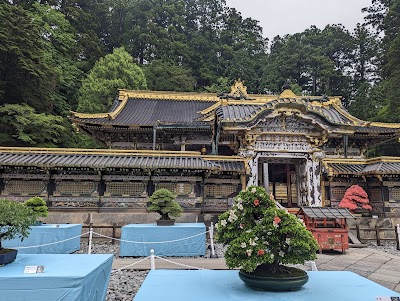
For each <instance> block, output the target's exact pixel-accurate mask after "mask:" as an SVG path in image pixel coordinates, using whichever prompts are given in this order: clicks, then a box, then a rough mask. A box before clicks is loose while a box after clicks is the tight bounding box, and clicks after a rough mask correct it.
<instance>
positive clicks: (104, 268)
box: [0, 254, 113, 301]
mask: <svg viewBox="0 0 400 301" xmlns="http://www.w3.org/2000/svg"><path fill="white" fill-rule="evenodd" d="M112 260H113V256H112V255H109V254H90V255H88V254H24V255H18V256H17V259H16V260H15V261H14V262H12V263H9V264H7V265H5V266H3V267H0V301H25V300H26V301H104V300H105V297H106V293H107V286H108V281H109V279H110V272H111V265H112ZM38 265H42V266H44V273H37V274H25V273H24V269H25V267H26V266H38Z"/></svg>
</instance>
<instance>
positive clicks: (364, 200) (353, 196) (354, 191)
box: [338, 185, 372, 212]
mask: <svg viewBox="0 0 400 301" xmlns="http://www.w3.org/2000/svg"><path fill="white" fill-rule="evenodd" d="M338 207H339V208H347V209H349V210H350V211H352V212H354V211H355V210H358V209H365V210H369V211H371V210H372V207H371V206H370V205H369V199H368V195H367V193H366V192H365V190H364V189H362V187H360V186H358V185H352V186H351V187H350V188H349V189H347V190H346V193H345V194H344V197H343V199H342V200H341V201H340V203H339V205H338Z"/></svg>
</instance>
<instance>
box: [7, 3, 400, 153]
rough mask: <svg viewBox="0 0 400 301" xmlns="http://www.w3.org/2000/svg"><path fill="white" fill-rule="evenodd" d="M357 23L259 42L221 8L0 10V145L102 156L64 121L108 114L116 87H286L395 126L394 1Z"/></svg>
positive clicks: (399, 19) (251, 29)
mask: <svg viewBox="0 0 400 301" xmlns="http://www.w3.org/2000/svg"><path fill="white" fill-rule="evenodd" d="M363 12H364V16H365V17H364V23H363V24H358V25H357V27H356V28H351V29H349V28H345V27H344V26H342V25H335V24H328V25H326V27H325V28H324V29H322V30H321V29H318V28H316V27H315V26H311V27H310V28H309V29H307V30H305V31H303V32H300V33H296V34H290V35H289V34H288V35H284V36H276V37H275V38H273V39H272V41H268V39H266V38H264V37H263V32H262V28H261V27H260V25H259V23H258V21H257V20H254V19H251V18H243V17H242V16H241V14H240V12H238V11H237V10H235V9H234V8H230V7H228V6H227V5H226V3H225V0H48V1H45V0H0V22H1V23H0V24H1V26H0V129H1V130H0V145H1V146H32V147H80V148H94V147H102V146H101V145H99V144H97V143H96V141H93V140H92V139H91V138H90V137H88V136H87V135H84V134H83V133H78V132H77V131H75V130H74V128H73V126H72V125H71V123H70V122H69V120H68V116H69V115H70V111H71V110H72V111H79V112H89V113H96V112H107V111H108V110H109V108H110V106H111V104H112V102H113V99H114V98H115V96H116V95H117V89H118V88H126V89H150V90H161V91H162V90H167V91H199V92H202V91H206V92H213V93H218V92H228V91H230V86H231V84H232V83H233V81H234V80H235V79H238V78H240V79H242V80H243V81H244V82H245V84H246V86H247V87H248V92H250V93H258V94H266V93H267V94H271V93H272V94H278V93H279V92H280V91H281V87H282V86H283V84H284V83H285V82H286V81H287V80H289V81H290V82H291V85H292V90H293V91H294V92H295V93H296V94H297V95H305V96H306V95H340V96H343V98H342V102H343V104H344V106H345V107H346V108H347V109H348V110H349V111H350V113H351V114H353V115H354V116H356V117H358V118H360V119H363V120H367V121H383V122H400V0H372V4H371V6H370V7H366V8H364V9H363ZM282 22H288V20H284V19H283V20H282ZM276 26H279V24H276ZM381 154H385V155H400V151H399V147H398V143H397V144H393V143H392V144H390V143H388V144H384V145H381V146H380V147H379V148H377V149H375V150H374V155H381Z"/></svg>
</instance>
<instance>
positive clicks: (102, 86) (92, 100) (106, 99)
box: [78, 47, 146, 113]
mask: <svg viewBox="0 0 400 301" xmlns="http://www.w3.org/2000/svg"><path fill="white" fill-rule="evenodd" d="M117 89H134V90H135V89H146V78H145V76H144V73H143V71H142V69H141V68H140V67H138V66H137V65H136V64H135V63H134V62H133V58H132V56H130V55H129V54H128V53H127V52H126V51H125V49H124V48H123V47H121V48H117V49H115V50H114V51H113V53H112V54H108V55H106V56H105V57H104V58H101V59H100V60H99V61H97V62H96V64H95V65H94V67H93V69H92V70H91V71H90V72H89V74H88V76H87V77H86V78H85V79H84V80H83V83H82V87H81V88H80V90H79V100H78V111H80V112H88V113H99V112H107V111H108V110H109V108H110V107H111V105H112V103H113V100H114V98H115V95H116V94H117Z"/></svg>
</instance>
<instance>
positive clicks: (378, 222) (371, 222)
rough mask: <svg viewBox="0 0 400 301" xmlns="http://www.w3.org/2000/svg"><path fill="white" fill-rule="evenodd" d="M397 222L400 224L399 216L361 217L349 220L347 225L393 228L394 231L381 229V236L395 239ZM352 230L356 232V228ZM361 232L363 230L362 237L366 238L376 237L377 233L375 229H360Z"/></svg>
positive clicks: (352, 226)
mask: <svg viewBox="0 0 400 301" xmlns="http://www.w3.org/2000/svg"><path fill="white" fill-rule="evenodd" d="M397 224H400V218H399V217H391V218H371V217H359V218H355V219H348V220H347V225H348V226H349V228H354V227H356V225H359V227H360V228H361V229H362V228H368V229H375V227H376V226H378V228H391V229H393V231H391V230H385V231H380V237H381V238H393V239H395V232H394V228H395V226H396V225H397ZM352 232H353V233H354V234H355V230H352ZM360 232H361V238H366V239H374V238H376V233H375V232H374V231H360Z"/></svg>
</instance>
